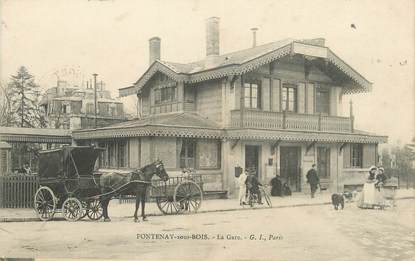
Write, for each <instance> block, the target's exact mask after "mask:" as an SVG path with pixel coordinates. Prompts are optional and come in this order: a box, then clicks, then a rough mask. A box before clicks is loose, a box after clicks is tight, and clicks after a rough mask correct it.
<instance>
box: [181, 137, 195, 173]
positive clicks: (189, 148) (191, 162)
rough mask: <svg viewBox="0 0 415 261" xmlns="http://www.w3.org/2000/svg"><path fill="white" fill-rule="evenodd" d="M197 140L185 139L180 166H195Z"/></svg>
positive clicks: (182, 145)
mask: <svg viewBox="0 0 415 261" xmlns="http://www.w3.org/2000/svg"><path fill="white" fill-rule="evenodd" d="M195 152H196V142H195V140H192V139H183V140H182V144H181V150H180V168H195V154H196V153H195Z"/></svg>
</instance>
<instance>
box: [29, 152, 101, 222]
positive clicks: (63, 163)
mask: <svg viewBox="0 0 415 261" xmlns="http://www.w3.org/2000/svg"><path fill="white" fill-rule="evenodd" d="M100 151H101V150H100V149H98V148H94V147H84V146H82V147H80V146H79V147H72V146H65V147H63V148H59V149H55V150H47V151H42V152H40V154H39V172H38V176H39V184H40V188H39V189H38V190H37V191H36V194H35V197H34V208H35V211H36V213H37V216H38V217H39V218H40V219H41V220H43V221H46V220H51V219H52V218H53V216H54V215H55V213H56V212H62V215H63V216H64V217H65V218H66V219H67V220H70V221H76V220H78V219H80V218H83V217H85V216H88V217H89V218H90V219H92V220H98V219H100V218H101V217H102V207H101V203H100V201H99V198H97V197H96V196H97V195H99V194H100V188H99V175H95V174H94V166H95V161H96V159H97V158H98V156H99V153H100Z"/></svg>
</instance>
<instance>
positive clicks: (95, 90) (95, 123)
mask: <svg viewBox="0 0 415 261" xmlns="http://www.w3.org/2000/svg"><path fill="white" fill-rule="evenodd" d="M92 75H93V76H94V115H95V121H94V125H95V129H96V128H97V76H98V74H97V73H94V74H92Z"/></svg>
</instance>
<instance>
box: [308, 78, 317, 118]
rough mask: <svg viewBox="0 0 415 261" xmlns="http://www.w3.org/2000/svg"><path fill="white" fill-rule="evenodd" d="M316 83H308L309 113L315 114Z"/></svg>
mask: <svg viewBox="0 0 415 261" xmlns="http://www.w3.org/2000/svg"><path fill="white" fill-rule="evenodd" d="M314 101H315V98H314V84H312V83H308V84H307V113H308V114H314Z"/></svg>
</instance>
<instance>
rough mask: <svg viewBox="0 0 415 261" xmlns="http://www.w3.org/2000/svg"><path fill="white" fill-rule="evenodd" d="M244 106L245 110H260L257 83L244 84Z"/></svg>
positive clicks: (259, 92) (259, 90)
mask: <svg viewBox="0 0 415 261" xmlns="http://www.w3.org/2000/svg"><path fill="white" fill-rule="evenodd" d="M244 98H245V99H244V105H245V108H252V109H259V108H261V88H260V85H259V84H258V83H257V82H253V83H249V82H246V83H244Z"/></svg>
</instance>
